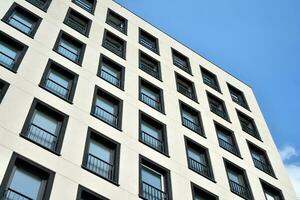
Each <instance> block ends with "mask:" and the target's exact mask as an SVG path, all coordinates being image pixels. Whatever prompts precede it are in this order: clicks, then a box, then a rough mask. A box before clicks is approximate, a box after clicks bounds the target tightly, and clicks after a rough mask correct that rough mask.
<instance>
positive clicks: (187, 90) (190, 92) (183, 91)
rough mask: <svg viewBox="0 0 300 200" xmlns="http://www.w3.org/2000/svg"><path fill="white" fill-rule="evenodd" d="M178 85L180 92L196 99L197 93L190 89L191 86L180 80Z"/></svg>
mask: <svg viewBox="0 0 300 200" xmlns="http://www.w3.org/2000/svg"><path fill="white" fill-rule="evenodd" d="M177 86H178V92H180V93H181V94H183V95H184V96H187V97H188V98H190V99H194V100H195V95H194V93H193V92H192V91H191V90H189V88H187V87H186V86H184V85H182V84H181V83H180V82H177Z"/></svg>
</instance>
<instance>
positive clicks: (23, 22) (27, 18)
mask: <svg viewBox="0 0 300 200" xmlns="http://www.w3.org/2000/svg"><path fill="white" fill-rule="evenodd" d="M2 20H3V21H5V22H6V23H7V24H9V25H10V26H12V27H14V28H16V29H17V30H19V31H21V32H23V33H25V34H26V35H29V36H31V37H33V36H34V34H35V32H36V31H37V29H38V27H39V25H40V23H41V21H42V19H41V18H40V17H38V16H37V15H35V14H33V13H32V12H30V11H29V10H27V9H25V8H23V7H22V6H20V5H19V4H16V3H14V4H13V5H12V6H11V7H10V9H9V10H8V12H7V13H6V14H5V16H4V17H3V19H2Z"/></svg>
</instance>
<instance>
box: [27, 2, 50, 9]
mask: <svg viewBox="0 0 300 200" xmlns="http://www.w3.org/2000/svg"><path fill="white" fill-rule="evenodd" d="M26 1H28V2H30V3H32V4H33V5H35V6H37V7H39V8H41V9H43V8H45V6H46V3H47V0H26Z"/></svg>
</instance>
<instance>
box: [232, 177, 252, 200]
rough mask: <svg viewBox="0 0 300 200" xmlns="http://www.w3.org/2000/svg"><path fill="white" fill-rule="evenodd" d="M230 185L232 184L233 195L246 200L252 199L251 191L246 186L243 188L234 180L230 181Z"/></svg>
mask: <svg viewBox="0 0 300 200" xmlns="http://www.w3.org/2000/svg"><path fill="white" fill-rule="evenodd" d="M229 184H230V189H231V191H232V192H233V193H235V194H237V195H239V196H241V197H244V198H245V199H250V197H251V195H250V191H249V189H248V188H246V187H245V186H242V185H240V184H238V183H236V182H234V181H232V180H229Z"/></svg>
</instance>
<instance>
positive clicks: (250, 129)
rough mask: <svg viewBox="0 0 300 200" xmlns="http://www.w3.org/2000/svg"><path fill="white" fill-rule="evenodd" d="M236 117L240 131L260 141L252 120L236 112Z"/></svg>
mask: <svg viewBox="0 0 300 200" xmlns="http://www.w3.org/2000/svg"><path fill="white" fill-rule="evenodd" d="M237 115H238V118H239V120H240V124H241V127H242V130H243V131H245V132H246V133H248V134H249V135H252V136H253V137H255V138H257V139H259V140H261V139H260V136H259V133H258V130H257V128H256V125H255V122H254V120H253V119H252V118H250V117H249V116H247V115H245V114H244V113H242V112H240V111H238V110H237Z"/></svg>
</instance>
